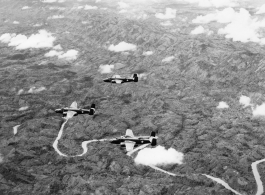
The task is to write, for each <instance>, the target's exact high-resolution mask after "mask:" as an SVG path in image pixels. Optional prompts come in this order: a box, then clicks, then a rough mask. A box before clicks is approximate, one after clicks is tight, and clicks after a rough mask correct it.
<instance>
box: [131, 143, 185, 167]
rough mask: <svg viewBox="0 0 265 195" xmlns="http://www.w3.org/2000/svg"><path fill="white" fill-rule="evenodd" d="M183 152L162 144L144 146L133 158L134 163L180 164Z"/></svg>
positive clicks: (152, 164)
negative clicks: (167, 147) (149, 146)
mask: <svg viewBox="0 0 265 195" xmlns="http://www.w3.org/2000/svg"><path fill="white" fill-rule="evenodd" d="M183 157H184V154H183V153H181V152H178V151H176V150H175V149H174V148H169V149H168V150H166V149H165V147H163V146H157V147H156V148H144V149H143V150H141V151H140V152H139V153H138V154H137V156H136V158H135V159H134V161H135V163H136V164H143V165H147V166H148V165H151V166H161V165H162V166H163V165H169V164H182V161H183Z"/></svg>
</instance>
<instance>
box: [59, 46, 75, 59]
mask: <svg viewBox="0 0 265 195" xmlns="http://www.w3.org/2000/svg"><path fill="white" fill-rule="evenodd" d="M77 54H78V51H77V50H74V49H70V50H68V51H67V52H66V53H63V54H62V55H59V56H58V58H59V59H62V58H63V59H66V60H75V59H76V58H77Z"/></svg>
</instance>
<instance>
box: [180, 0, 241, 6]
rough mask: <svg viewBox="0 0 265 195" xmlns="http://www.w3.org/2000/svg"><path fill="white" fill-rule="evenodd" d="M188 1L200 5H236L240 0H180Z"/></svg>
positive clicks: (182, 0)
mask: <svg viewBox="0 0 265 195" xmlns="http://www.w3.org/2000/svg"><path fill="white" fill-rule="evenodd" d="M179 1H181V2H186V3H194V4H197V5H198V6H200V7H216V8H220V7H235V6H238V2H239V0H179Z"/></svg>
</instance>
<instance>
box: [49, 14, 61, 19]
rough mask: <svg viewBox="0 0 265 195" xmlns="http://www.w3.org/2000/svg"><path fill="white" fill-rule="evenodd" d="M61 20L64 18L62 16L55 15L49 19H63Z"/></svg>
mask: <svg viewBox="0 0 265 195" xmlns="http://www.w3.org/2000/svg"><path fill="white" fill-rule="evenodd" d="M61 18H64V16H62V15H54V16H50V17H48V19H61Z"/></svg>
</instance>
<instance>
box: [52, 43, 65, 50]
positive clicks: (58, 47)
mask: <svg viewBox="0 0 265 195" xmlns="http://www.w3.org/2000/svg"><path fill="white" fill-rule="evenodd" d="M53 49H55V50H62V49H63V48H62V46H61V45H60V44H59V45H56V46H54V47H53Z"/></svg>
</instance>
